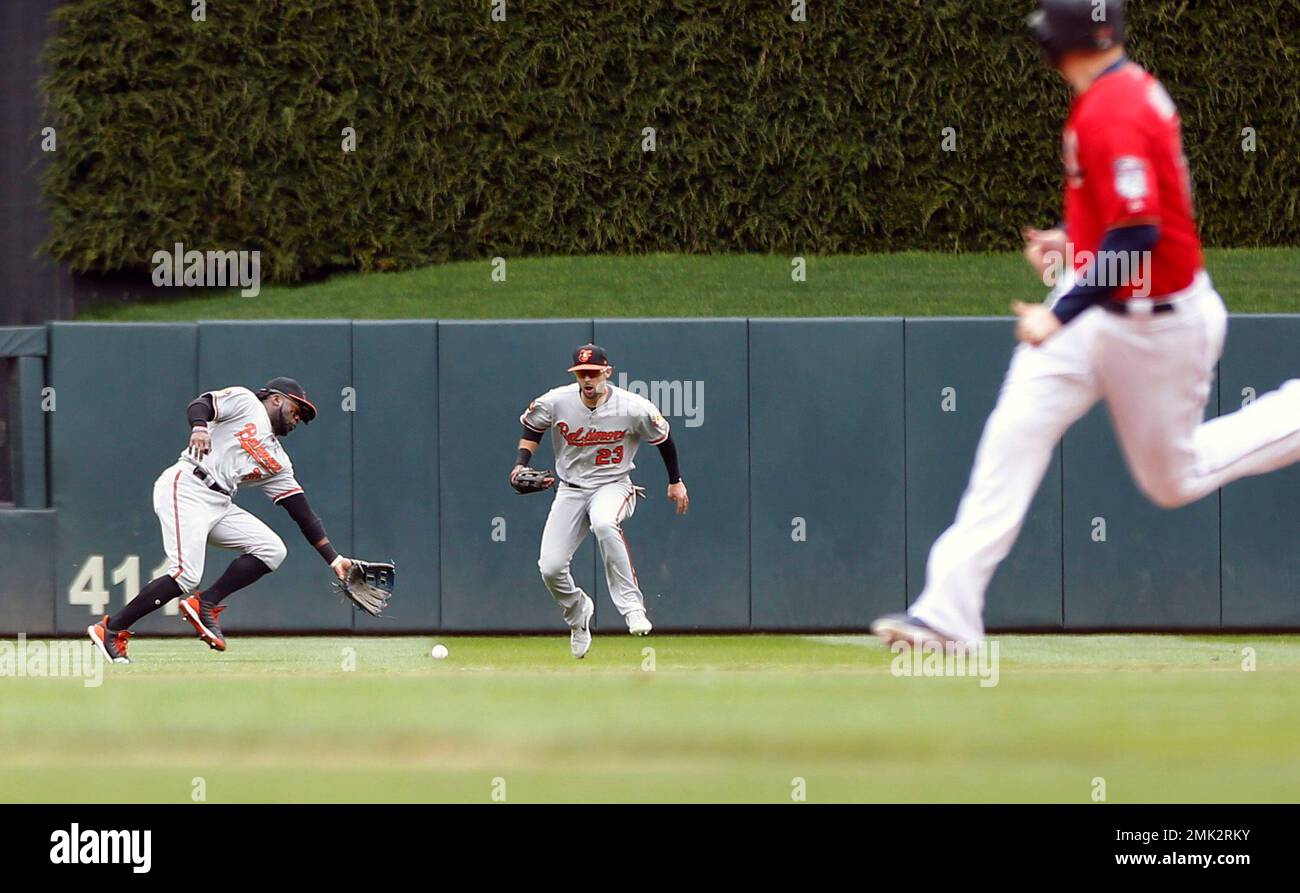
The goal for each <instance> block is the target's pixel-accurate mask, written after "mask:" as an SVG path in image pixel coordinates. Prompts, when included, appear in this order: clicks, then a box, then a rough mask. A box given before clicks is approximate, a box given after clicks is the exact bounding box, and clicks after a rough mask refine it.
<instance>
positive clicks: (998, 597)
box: [0, 316, 1300, 635]
mask: <svg viewBox="0 0 1300 893" xmlns="http://www.w3.org/2000/svg"><path fill="white" fill-rule="evenodd" d="M47 334H48V337H47ZM589 339H594V340H595V341H597V342H598V343H600V344H602V345H603V346H605V347H606V348H607V349H608V350H609V352H610V355H611V357H612V358H613V359H614V360H615V361H616V362H617V363H618V368H617V370H616V372H615V377H614V381H615V383H620V382H622V383H624V384H625V385H626V386H629V387H632V388H635V389H643V390H647V391H649V392H650V393H651V395H652V396H654V397H657V398H658V399H659V401H660V402H661V409H662V410H663V411H664V414H665V415H666V416H668V417H669V420H670V421H671V422H672V424H673V431H674V440H675V441H676V442H677V444H678V446H679V452H680V454H681V457H682V468H683V474H684V476H685V479H686V481H687V483H688V485H689V487H690V492H691V511H690V514H689V515H687V516H685V517H677V516H675V515H674V514H673V512H672V505H671V504H670V503H669V502H668V501H667V500H666V499H665V498H664V486H665V475H664V471H663V467H662V464H661V463H660V460H659V457H658V454H657V452H656V451H655V450H653V449H649V448H647V449H645V450H643V451H642V453H641V454H640V456H639V462H638V465H639V468H638V470H637V471H636V473H635V475H634V477H635V479H636V480H637V481H638V482H640V483H642V484H644V485H646V486H647V487H648V490H649V494H650V498H649V499H647V500H645V501H643V502H641V503H640V504H639V507H638V509H637V511H636V514H635V516H634V517H633V519H632V520H630V521H629V522H628V523H627V525H626V526H627V533H628V538H629V540H630V542H631V547H632V552H633V556H634V558H635V561H636V566H637V570H638V574H639V577H640V580H641V584H642V588H643V590H644V592H645V595H646V600H647V602H648V605H649V608H650V611H651V616H652V618H653V619H654V621H655V623H656V626H657V628H658V629H660V630H663V631H689V630H704V629H708V630H750V629H753V630H778V629H793V630H810V631H814V630H855V629H858V630H860V629H864V628H865V627H866V626H867V624H868V623H869V622H870V621H871V619H872V618H873V617H875V616H876V615H877V614H879V613H880V612H882V611H888V610H901V609H902V608H904V607H905V605H906V604H907V602H908V600H909V599H911V598H915V596H916V595H917V593H919V591H920V589H921V586H922V584H923V582H924V576H923V575H924V565H925V559H926V554H927V551H928V549H929V546H930V543H931V542H932V541H933V539H934V537H935V536H936V535H938V533H939V532H941V531H942V529H943V528H944V527H945V526H946V525H947V524H948V523H949V521H950V520H951V518H952V516H953V513H954V511H955V509H956V505H957V500H958V498H959V497H960V494H961V490H962V488H963V486H964V484H965V481H966V477H967V474H968V473H969V470H970V463H971V458H972V455H973V452H974V448H975V444H976V441H977V439H978V437H979V433H980V431H981V429H982V426H983V423H984V419H985V417H986V416H987V413H988V411H989V409H990V408H991V407H992V405H993V403H994V400H995V399H996V396H997V392H998V388H999V386H1000V383H1001V379H1002V375H1003V372H1004V371H1005V368H1006V365H1007V362H1008V359H1009V357H1010V354H1011V350H1012V347H1013V342H1012V337H1011V325H1010V323H1009V321H1008V320H1005V319H969V318H963V319H915V320H902V319H780V320H767V319H753V320H745V319H717V320H702V319H687V320H586V319H583V320H553V321H518V322H512V321H490V322H436V321H411V322H361V321H357V322H351V321H346V320H343V321H314V322H285V323H263V322H257V323H244V322H203V323H197V324H156V325H155V324H148V325H140V324H129V325H123V324H65V323H55V324H53V325H51V326H49V328H48V331H47V330H46V329H43V328H37V329H30V328H29V329H21V330H14V329H9V330H5V329H0V357H5V356H12V357H19V358H20V359H18V360H17V364H18V366H17V372H16V374H15V379H16V382H15V385H14V386H15V388H16V389H17V391H18V392H19V393H18V395H17V396H18V399H17V400H16V401H11V403H13V404H14V405H16V406H18V407H19V409H18V412H17V415H18V416H19V418H18V420H17V422H16V427H17V431H16V433H15V437H16V438H17V439H16V440H15V443H16V444H18V446H19V448H18V449H17V451H16V454H17V457H18V458H17V459H16V461H15V465H16V466H17V467H18V474H17V478H18V480H19V486H18V488H17V490H18V492H19V494H20V496H19V501H18V506H17V507H15V508H12V509H9V508H0V567H2V568H4V569H5V570H4V572H3V573H4V575H5V576H4V579H3V583H2V584H0V632H3V633H8V634H13V633H17V632H26V633H28V634H30V635H36V634H47V633H50V632H62V633H70V632H77V631H79V630H81V629H82V628H84V627H85V626H86V624H87V623H88V621H89V620H90V619H91V618H93V617H95V616H96V615H97V614H99V613H102V612H105V611H112V610H116V609H117V608H118V607H120V606H121V605H122V604H123V603H125V601H126V600H127V598H128V597H129V596H130V595H132V594H133V593H134V592H135V591H136V590H138V587H139V585H141V584H142V583H144V582H147V581H148V579H150V577H151V576H152V575H153V571H154V570H155V569H156V568H157V566H158V565H159V564H160V563H161V562H162V560H163V554H162V548H161V542H160V533H159V529H158V522H157V520H156V518H155V516H154V514H153V511H152V507H151V487H152V482H153V480H154V478H155V477H156V476H157V475H158V473H159V472H160V471H161V470H162V469H163V468H164V467H166V466H167V465H169V464H170V463H171V462H173V461H174V460H175V458H176V456H177V455H178V454H179V452H180V451H181V450H182V449H183V447H184V445H185V443H186V439H187V434H188V432H187V426H186V422H185V414H184V413H185V405H186V404H187V403H188V402H189V400H190V399H192V397H193V396H194V395H195V394H196V393H199V392H200V391H203V390H207V389H211V388H218V387H222V386H225V385H230V384H244V385H248V386H252V387H256V386H257V385H259V384H260V383H262V382H263V381H265V380H266V379H267V378H269V377H271V376H273V375H277V374H288V375H292V376H294V377H296V378H298V379H299V380H301V381H302V382H303V383H304V385H305V386H306V387H307V389H308V392H309V393H310V394H311V396H312V398H313V399H314V400H315V401H316V403H317V405H318V406H319V407H320V410H321V412H320V417H319V418H318V419H317V420H316V421H315V422H314V423H313V424H312V425H311V426H309V427H305V428H300V429H299V430H298V431H296V432H295V433H294V434H293V435H292V436H291V437H290V438H288V439H287V440H286V446H287V448H288V449H289V451H290V454H291V455H292V457H293V459H294V465H295V468H296V469H297V471H298V476H299V478H300V480H301V481H302V482H303V484H304V486H305V487H306V489H307V493H308V495H309V496H310V498H311V500H312V503H313V505H314V506H315V507H316V509H317V511H318V512H319V514H320V515H321V516H322V518H323V519H324V520H325V523H326V525H327V527H328V529H329V531H330V535H331V538H332V539H333V540H334V541H335V543H336V544H337V545H338V548H339V549H340V551H342V552H343V553H345V554H356V555H359V556H363V557H369V558H376V559H387V558H392V559H395V560H396V561H397V563H398V566H399V568H400V570H401V582H400V584H399V585H400V589H399V593H398V597H397V598H396V599H395V600H394V602H393V610H392V617H391V618H389V619H383V620H375V619H370V618H357V617H355V616H354V615H353V614H352V612H351V611H350V609H348V608H347V607H345V606H344V605H343V604H341V603H340V601H339V599H338V598H337V597H336V596H335V595H334V594H333V593H332V592H331V590H330V587H329V580H330V576H329V573H328V571H327V569H326V568H325V567H324V565H323V564H322V562H321V561H320V558H319V557H318V556H317V555H316V554H315V552H314V550H312V549H311V548H310V547H308V546H307V545H306V544H305V543H304V542H303V540H302V538H301V535H300V534H299V533H298V531H297V528H296V527H295V526H294V525H293V523H292V521H291V520H290V519H289V518H288V516H287V515H286V514H285V513H284V512H283V511H281V510H280V509H278V508H276V507H274V506H272V505H271V504H270V503H269V501H268V500H266V498H265V497H264V496H263V495H261V494H260V493H259V492H256V491H253V492H248V493H245V494H243V495H242V496H241V497H240V499H239V502H240V504H241V505H242V506H244V507H245V508H247V509H249V510H250V511H252V512H254V513H255V514H256V515H258V516H259V517H261V518H263V519H264V520H266V521H267V522H268V523H269V524H270V525H271V526H272V527H273V528H274V529H275V530H276V531H277V532H279V533H280V535H281V536H282V537H283V538H284V540H285V542H286V543H288V545H289V558H288V560H287V561H286V562H285V564H284V566H283V567H282V568H281V569H280V570H279V571H278V572H277V573H275V574H274V575H273V576H271V577H268V578H267V579H266V580H264V581H262V582H260V583H259V584H257V585H256V587H255V588H253V589H251V590H249V591H248V592H245V593H241V594H240V595H237V596H236V597H235V598H234V599H232V601H231V605H232V609H231V611H230V612H229V614H228V615H227V618H228V624H227V628H228V629H229V630H230V631H232V632H240V631H254V630H255V631H301V630H328V631H347V630H354V629H355V630H358V631H362V630H364V631H368V632H410V631H421V630H423V631H434V630H443V631H533V630H551V631H554V630H556V629H557V628H558V627H559V625H560V620H559V617H558V613H557V611H556V609H555V607H554V604H553V602H552V601H551V599H550V596H549V595H548V594H547V592H546V590H545V588H544V587H543V586H542V583H541V580H540V578H539V576H538V573H537V567H536V561H537V549H538V542H539V539H540V535H541V529H542V524H543V522H544V520H545V517H546V512H547V509H548V507H549V504H550V497H549V496H535V497H529V498H525V497H520V496H517V495H516V494H515V493H514V492H513V491H512V490H511V489H510V488H509V486H508V484H507V483H506V473H507V471H508V469H509V467H510V465H511V464H512V460H513V456H514V452H515V442H516V441H517V439H518V436H519V425H518V421H517V420H518V416H519V413H520V411H521V410H522V409H523V407H524V406H525V405H526V404H527V402H528V401H529V399H531V398H532V397H533V396H535V395H537V394H538V393H541V392H542V391H544V390H546V389H548V388H550V387H553V386H555V385H558V384H563V383H564V382H565V381H566V380H567V379H568V376H567V375H566V373H565V372H564V369H565V367H566V366H567V360H568V357H569V355H570V352H571V351H572V349H573V347H574V346H576V345H578V344H581V343H583V342H585V341H587V340H589ZM1298 344H1300V317H1293V316H1246V317H1237V318H1234V319H1233V321H1232V324H1231V332H1230V336H1229V338H1228V347H1227V350H1226V352H1225V354H1224V357H1223V360H1222V363H1221V364H1220V370H1219V378H1218V386H1217V387H1216V389H1215V392H1214V394H1213V395H1212V396H1211V400H1210V404H1209V408H1208V410H1207V413H1208V415H1211V416H1213V415H1216V414H1218V413H1219V412H1221V411H1222V412H1230V411H1232V410H1234V409H1236V408H1237V407H1238V406H1239V405H1240V404H1241V403H1242V401H1243V400H1248V399H1251V398H1252V396H1253V395H1255V394H1259V393H1263V392H1265V391H1267V390H1270V389H1272V388H1273V387H1276V386H1277V384H1279V383H1280V382H1281V381H1282V380H1283V379H1284V378H1285V377H1287V376H1288V375H1290V374H1293V373H1294V368H1293V366H1294V362H1293V361H1294V357H1295V356H1296V353H1297V351H1296V346H1297V345H1298ZM1134 386H1135V387H1139V386H1141V383H1140V382H1135V383H1134ZM46 388H49V389H52V390H43V389H46ZM540 456H541V457H542V458H541V460H540V463H549V462H550V446H549V439H547V440H546V441H544V442H543V447H542V450H541V453H540ZM47 476H48V488H47V487H46V478H47ZM1296 542H1300V470H1298V469H1287V470H1284V471H1282V472H1278V473H1275V474H1273V475H1270V476H1267V477H1264V478H1258V479H1254V480H1249V481H1243V482H1239V483H1237V484H1234V485H1231V486H1230V487H1228V488H1227V489H1226V490H1225V491H1223V492H1221V493H1216V494H1214V495H1213V496H1211V497H1208V498H1207V499H1204V500H1202V501H1200V502H1198V503H1196V504H1194V505H1192V506H1188V507H1186V508H1183V509H1178V510H1175V511H1165V510H1161V509H1158V508H1155V507H1154V506H1152V505H1150V504H1149V503H1147V502H1146V501H1145V500H1144V499H1143V498H1142V497H1141V496H1140V495H1139V494H1138V492H1137V490H1136V488H1135V486H1134V485H1133V483H1132V482H1131V480H1130V478H1129V476H1128V473H1127V471H1126V469H1125V467H1124V464H1123V460H1122V459H1121V457H1120V454H1119V451H1118V448H1117V446H1116V445H1115V441H1114V437H1113V435H1112V433H1111V430H1110V424H1109V421H1108V420H1107V419H1106V418H1105V411H1104V409H1101V408H1098V409H1096V410H1094V411H1093V412H1092V413H1091V414H1090V415H1088V416H1087V417H1085V418H1084V419H1083V420H1082V421H1081V422H1080V423H1079V424H1078V425H1076V426H1075V427H1074V428H1073V429H1072V430H1071V431H1070V432H1069V434H1068V435H1067V436H1066V438H1065V440H1064V441H1063V443H1062V445H1061V446H1060V447H1059V448H1058V451H1057V456H1056V458H1055V460H1054V461H1053V463H1052V465H1051V467H1050V469H1049V471H1048V474H1047V477H1046V480H1045V482H1044V485H1043V487H1042V489H1041V490H1040V492H1039V493H1038V495H1037V497H1036V499H1035V500H1034V503H1033V505H1032V507H1031V510H1030V514H1029V518H1028V520H1027V523H1026V525H1025V529H1024V532H1023V534H1022V535H1021V538H1020V540H1019V542H1018V543H1017V545H1016V547H1015V549H1014V550H1013V551H1012V553H1011V555H1010V556H1009V558H1008V560H1007V561H1006V562H1005V563H1004V565H1003V567H1002V568H1001V569H1000V570H999V572H998V574H997V576H996V577H995V578H994V581H993V585H992V588H991V591H990V593H989V623H990V626H991V627H994V628H1003V629H1029V628H1032V629H1045V630H1062V629H1064V630H1073V629H1150V630H1166V629H1167V630H1177V629H1234V628H1237V629H1239V628H1245V627H1260V628H1276V629H1288V628H1289V629H1295V628H1300V550H1297V549H1295V548H1294V544H1295V543H1296ZM228 560H229V555H228V553H223V552H221V551H220V550H209V553H208V565H207V570H206V572H205V574H204V582H205V583H210V582H211V581H212V580H214V579H215V578H216V576H217V575H218V574H219V573H220V572H221V570H222V569H223V568H224V566H225V564H226V562H227V561H228ZM574 573H575V576H576V578H577V579H578V581H579V583H580V585H582V586H583V587H585V588H587V589H588V590H589V591H591V592H592V594H593V595H594V596H595V597H596V599H597V628H598V629H599V628H601V627H607V628H609V627H613V628H620V627H621V622H620V620H619V618H618V616H617V614H616V613H615V612H614V611H613V608H612V606H611V605H610V603H609V601H608V596H607V594H606V592H605V584H604V580H603V574H601V573H598V564H597V556H596V553H595V550H594V548H593V545H592V543H591V541H590V539H589V540H588V542H587V543H585V544H584V545H583V547H582V548H581V549H580V550H579V552H578V554H577V556H576V557H575V559H574ZM180 623H181V621H180V620H179V618H178V617H177V616H176V615H175V614H171V615H168V614H166V613H164V612H159V613H158V614H156V615H154V616H152V617H150V618H148V619H147V620H146V621H144V622H143V623H142V624H141V626H140V627H139V628H140V630H141V631H143V632H180V631H182V630H183V627H181V625H180Z"/></svg>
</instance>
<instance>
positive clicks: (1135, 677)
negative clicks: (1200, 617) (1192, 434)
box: [0, 635, 1300, 803]
mask: <svg viewBox="0 0 1300 893" xmlns="http://www.w3.org/2000/svg"><path fill="white" fill-rule="evenodd" d="M436 641H440V642H444V643H446V644H448V645H449V647H450V649H451V656H450V657H449V658H447V659H446V660H444V661H434V660H432V659H431V658H430V657H429V648H430V647H431V645H432V644H433V643H434V642H436ZM997 641H998V643H999V648H1000V664H999V675H998V684H997V685H996V686H993V687H981V686H980V685H979V680H978V679H976V678H972V677H966V678H915V677H912V678H906V677H897V676H895V675H893V674H892V673H891V671H890V666H891V662H892V661H893V659H894V658H893V655H891V654H890V652H889V651H888V650H886V649H885V648H884V647H883V646H881V645H879V644H878V643H876V642H875V640H873V639H869V638H868V637H866V636H795V635H785V636H727V637H715V636H709V637H704V636H699V637H695V636H690V637H670V636H655V637H651V638H649V639H633V638H631V637H629V636H626V635H623V636H613V635H610V636H600V635H598V636H597V638H596V641H595V645H594V647H593V649H592V651H591V653H590V655H589V656H588V658H587V659H586V660H584V661H574V660H573V659H572V658H571V657H569V655H568V642H567V637H566V636H564V635H557V636H551V637H527V638H504V637H499V638H484V637H441V638H429V637H407V638H363V637H353V638H256V637H240V636H236V637H234V638H233V639H232V640H231V647H230V650H229V651H227V652H226V653H224V654H216V653H211V652H208V651H207V650H206V649H205V648H203V646H202V645H200V644H199V643H198V642H196V641H194V640H191V639H162V638H155V639H147V638H145V639H138V640H135V641H133V643H132V646H131V650H132V655H133V656H134V657H135V659H136V663H134V664H132V665H130V666H109V667H105V668H104V672H105V678H104V680H103V684H102V686H100V687H98V688H88V687H85V686H84V685H83V684H82V682H81V681H80V680H75V679H66V678H64V679H53V678H44V679H30V678H0V754H2V755H3V756H2V757H0V799H3V800H5V801H92V802H94V801H129V802H135V801H147V802H189V801H190V800H191V791H192V790H193V788H192V783H193V779H195V778H202V779H203V780H204V784H205V786H206V798H207V802H218V803H228V802H233V801H241V802H243V801H258V802H261V801H307V802H316V801H325V802H333V801H383V802H390V801H402V802H407V801H413V802H446V801H456V802H471V803H489V802H492V794H493V791H494V779H503V780H504V786H505V787H504V793H505V799H506V801H507V802H514V803H523V802H536V801H562V802H592V801H673V802H678V801H688V802H699V801H745V802H770V803H789V802H791V800H792V797H791V794H792V791H793V790H794V787H793V786H794V784H795V782H794V779H796V778H802V779H804V783H805V785H806V795H807V800H808V801H809V802H842V801H854V802H858V801H866V802H905V801H923V802H929V801H942V802H947V801H998V802H1002V801H1015V802H1019V801H1062V802H1073V803H1088V802H1091V798H1092V791H1093V779H1094V778H1098V777H1100V778H1103V779H1105V785H1106V797H1107V801H1108V802H1112V803H1116V802H1125V803H1131V802H1146V801H1179V802H1182V801H1189V802H1201V801H1207V802H1219V801H1270V802H1271V801H1290V802H1295V801H1296V800H1300V774H1297V773H1296V772H1295V757H1296V741H1297V740H1300V711H1297V710H1296V704H1297V702H1298V700H1300V637H1298V636H1264V635H1242V636H1214V637H1208V636H1206V637H1202V636H1172V635H1170V636H1138V635H1108V636H1065V635H1052V636H1006V637H999V638H998V640H997ZM646 647H653V649H654V660H655V669H654V671H653V672H650V671H647V670H646V669H644V668H643V663H644V661H645V660H646V658H645V657H644V656H643V651H642V649H643V648H646ZM1245 647H1250V648H1252V649H1254V651H1255V660H1256V662H1257V669H1256V670H1255V671H1253V672H1246V671H1244V670H1243V668H1242V661H1243V657H1242V652H1243V648H1245ZM348 648H353V649H355V650H356V653H355V670H354V671H345V670H344V669H343V664H344V661H345V659H346V657H347V654H346V651H345V649H348ZM496 790H498V791H499V790H500V787H499V785H498V787H497V788H496Z"/></svg>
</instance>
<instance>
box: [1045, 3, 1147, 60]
mask: <svg viewBox="0 0 1300 893" xmlns="http://www.w3.org/2000/svg"><path fill="white" fill-rule="evenodd" d="M1028 23H1029V30H1030V31H1031V32H1033V35H1034V37H1035V38H1036V39H1037V40H1038V45H1039V46H1040V47H1042V48H1043V53H1044V54H1045V55H1046V56H1047V58H1048V61H1050V62H1051V63H1052V64H1053V65H1056V64H1057V63H1058V62H1060V61H1061V55H1062V54H1063V53H1065V52H1067V51H1068V50H1108V49H1110V48H1111V47H1113V46H1118V45H1119V44H1122V43H1123V42H1124V0H1038V9H1036V10H1035V11H1034V12H1032V13H1030V14H1029V19H1028Z"/></svg>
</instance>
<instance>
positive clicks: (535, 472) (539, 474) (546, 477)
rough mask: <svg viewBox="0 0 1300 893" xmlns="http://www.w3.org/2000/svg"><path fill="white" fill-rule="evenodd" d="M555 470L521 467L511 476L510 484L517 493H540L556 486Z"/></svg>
mask: <svg viewBox="0 0 1300 893" xmlns="http://www.w3.org/2000/svg"><path fill="white" fill-rule="evenodd" d="M555 480H556V478H555V472H553V471H542V470H541V469H539V468H527V467H525V468H521V469H519V470H518V471H517V472H515V473H514V474H513V475H511V476H510V486H512V487H514V488H515V492H516V493H520V494H528V493H540V492H542V491H543V490H547V489H550V488H551V487H553V486H555Z"/></svg>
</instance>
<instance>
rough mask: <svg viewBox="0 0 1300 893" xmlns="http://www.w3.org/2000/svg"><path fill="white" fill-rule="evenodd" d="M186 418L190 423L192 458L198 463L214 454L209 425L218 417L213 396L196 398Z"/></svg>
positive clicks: (187, 408) (191, 402)
mask: <svg viewBox="0 0 1300 893" xmlns="http://www.w3.org/2000/svg"><path fill="white" fill-rule="evenodd" d="M185 416H186V418H188V419H189V422H190V446H189V454H190V458H192V459H194V460H195V461H198V460H199V459H202V458H203V457H204V456H206V455H207V454H208V453H210V452H212V435H211V433H209V431H208V423H209V422H211V421H212V420H213V419H215V418H216V417H217V411H216V408H215V406H214V405H213V403H212V395H211V394H204V395H203V396H202V397H195V398H194V399H193V400H192V401H190V405H189V406H187V407H186V408H185Z"/></svg>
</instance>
